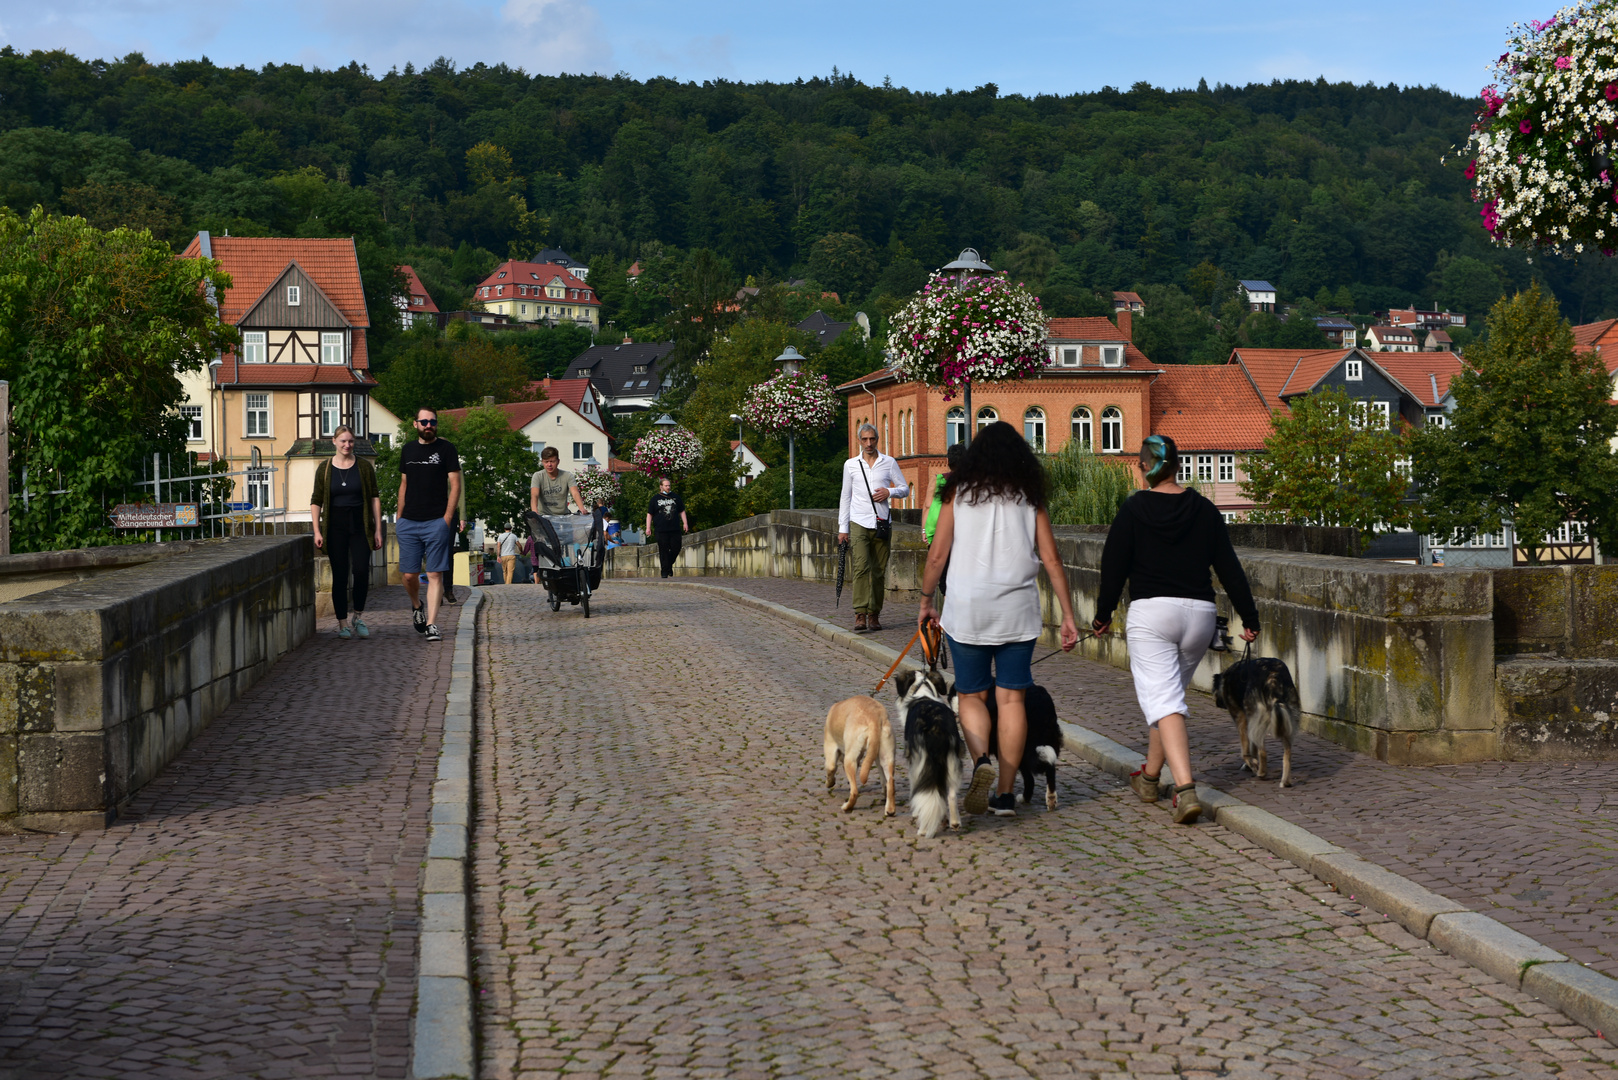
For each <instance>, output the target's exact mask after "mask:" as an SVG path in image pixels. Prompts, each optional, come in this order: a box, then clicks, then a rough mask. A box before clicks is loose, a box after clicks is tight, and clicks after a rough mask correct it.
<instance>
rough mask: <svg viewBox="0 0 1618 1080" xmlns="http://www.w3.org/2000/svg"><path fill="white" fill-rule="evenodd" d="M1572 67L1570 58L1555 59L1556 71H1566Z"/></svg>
mask: <svg viewBox="0 0 1618 1080" xmlns="http://www.w3.org/2000/svg"><path fill="white" fill-rule="evenodd" d="M1572 66H1573V58H1572V57H1570V56H1558V57H1557V58H1556V67H1557V70H1559V71H1566V70H1567V69H1568V68H1570V67H1572Z"/></svg>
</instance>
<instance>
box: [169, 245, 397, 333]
mask: <svg viewBox="0 0 1618 1080" xmlns="http://www.w3.org/2000/svg"><path fill="white" fill-rule="evenodd" d="M209 242H210V246H211V247H212V248H213V257H214V258H215V259H217V260H218V261H219V264H220V266H221V267H222V268H223V269H224V270H225V271H226V272H227V273H229V274H230V278H231V282H230V288H229V289H227V290H225V293H224V295H222V296H220V297H219V317H220V318H222V319H224V320H225V321H226V322H228V323H230V324H231V325H233V326H234V325H235V324H236V322H237V321H238V320H239V319H241V317H242V316H243V315H246V314H247V312H248V310H249V309H250V308H251V307H252V305H253V304H254V303H256V302H257V301H258V299H259V298H260V297H261V296H263V295H264V290H266V289H268V288H269V287H270V286H271V285H274V284H275V279H276V278H278V277H280V276H281V274H282V272H283V271H284V270H286V268H287V264H288V263H291V262H296V263H297V264H298V265H299V266H300V267H301V268H302V269H303V272H304V273H305V274H308V275H309V279H310V280H311V281H313V282H314V283H315V284H316V285H318V286H320V291H321V292H323V293H325V294H326V299H328V300H330V301H331V302H332V305H333V306H334V307H336V308H337V310H338V311H340V312H341V313H342V315H343V318H345V319H347V320H348V321H349V322H351V323H353V324H354V325H355V326H357V327H363V326H370V325H371V319H370V316H369V315H367V314H366V311H365V283H364V282H363V281H361V280H360V261H359V256H358V255H357V254H356V253H355V251H354V241H353V239H352V238H350V239H345V240H298V239H291V238H288V237H271V236H213V237H210V238H209ZM201 250H202V248H201V237H196V236H194V237H192V238H191V243H190V244H188V245H186V249H185V250H184V251H183V252H181V253H180V258H182V259H195V258H197V257H198V256H199V255H200V254H201Z"/></svg>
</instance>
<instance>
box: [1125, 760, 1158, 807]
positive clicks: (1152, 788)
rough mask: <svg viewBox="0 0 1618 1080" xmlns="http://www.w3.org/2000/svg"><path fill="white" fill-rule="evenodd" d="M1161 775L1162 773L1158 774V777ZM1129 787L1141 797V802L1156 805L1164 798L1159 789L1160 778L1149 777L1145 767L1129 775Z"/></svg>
mask: <svg viewBox="0 0 1618 1080" xmlns="http://www.w3.org/2000/svg"><path fill="white" fill-rule="evenodd" d="M1161 775H1162V773H1159V774H1158V776H1161ZM1129 787H1130V790H1131V791H1133V792H1134V793H1135V794H1136V795H1139V796H1140V801H1141V802H1152V803H1155V802H1156V801H1157V800H1158V799H1161V798H1162V797H1163V793H1162V791H1161V790H1159V788H1158V777H1157V776H1147V775H1146V768H1145V766H1142V767H1141V768H1139V769H1136V770H1135V771H1134V772H1132V773H1130V774H1129Z"/></svg>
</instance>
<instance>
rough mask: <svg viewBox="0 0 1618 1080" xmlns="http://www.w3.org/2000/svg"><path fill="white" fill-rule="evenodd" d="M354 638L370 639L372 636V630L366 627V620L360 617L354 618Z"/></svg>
mask: <svg viewBox="0 0 1618 1080" xmlns="http://www.w3.org/2000/svg"><path fill="white" fill-rule="evenodd" d="M354 636H355V637H359V638H368V637H370V636H371V628H370V627H369V626H366V625H365V620H364V619H362V618H360V617H359V616H358V615H356V616H354Z"/></svg>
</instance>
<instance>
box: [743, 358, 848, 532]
mask: <svg viewBox="0 0 1618 1080" xmlns="http://www.w3.org/2000/svg"><path fill="white" fill-rule="evenodd" d="M775 362H776V363H777V364H780V365H781V367H780V369H779V370H778V371H777V372H776V375H775V377H774V378H773V379H767V380H765V381H764V382H761V383H759V384H758V385H756V386H754V387H753V388H752V389H751V390H749V391H748V392H747V400H746V402H745V403H744V404H743V405H742V416H743V417H745V418H746V420H747V422H748V423H749V424H751V425H753V427H754V428H756V429H758V430H759V431H764V432H769V433H771V434H775V435H785V436H786V437H787V508H788V509H791V510H796V509H797V508H798V444H797V437H798V435H799V434H800V433H802V434H806V435H807V434H809V433H811V432H814V431H822V430H824V429H825V428H826V427H827V426H829V425H830V424H831V422H832V421H833V420H836V419H837V395H836V394H834V393H833V392H832V389H831V386H830V385H829V384H828V383H827V381H826V376H824V375H815V374H812V373H810V372H807V371H804V370H803V362H804V358H803V356H802V355H800V354H799V352H798V350H797V349H796V348H794V347H793V346H791V345H788V346H787V347H786V351H784V352H783V353H781V355H780V356H777V357H776V358H775Z"/></svg>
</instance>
